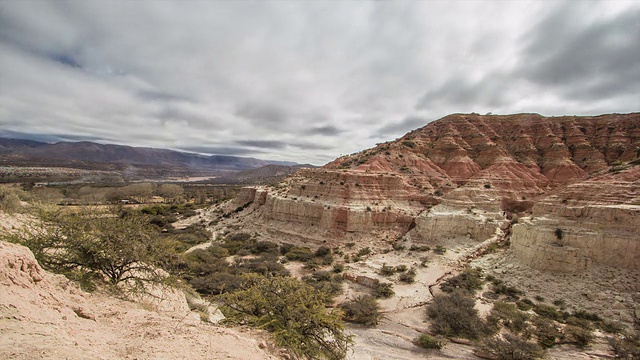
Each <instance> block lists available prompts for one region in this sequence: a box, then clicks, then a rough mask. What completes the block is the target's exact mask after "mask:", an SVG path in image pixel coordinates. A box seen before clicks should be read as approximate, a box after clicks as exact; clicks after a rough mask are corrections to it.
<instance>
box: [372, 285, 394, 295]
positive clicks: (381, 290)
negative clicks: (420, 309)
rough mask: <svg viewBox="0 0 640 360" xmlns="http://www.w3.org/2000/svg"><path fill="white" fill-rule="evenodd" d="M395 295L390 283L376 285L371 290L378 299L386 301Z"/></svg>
mask: <svg viewBox="0 0 640 360" xmlns="http://www.w3.org/2000/svg"><path fill="white" fill-rule="evenodd" d="M395 294H396V293H395V292H394V291H393V285H391V283H382V282H381V283H378V285H376V287H375V288H374V289H373V295H374V296H375V297H376V298H378V299H388V298H390V297H392V296H394V295H395Z"/></svg>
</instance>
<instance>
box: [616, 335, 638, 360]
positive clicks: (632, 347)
mask: <svg viewBox="0 0 640 360" xmlns="http://www.w3.org/2000/svg"><path fill="white" fill-rule="evenodd" d="M609 346H611V349H612V350H613V352H614V353H615V354H616V359H629V360H636V359H640V333H638V331H637V330H636V331H635V332H632V333H631V332H630V333H625V334H621V335H618V336H614V337H610V338H609Z"/></svg>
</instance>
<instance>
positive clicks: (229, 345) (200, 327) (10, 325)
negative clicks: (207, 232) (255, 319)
mask: <svg viewBox="0 0 640 360" xmlns="http://www.w3.org/2000/svg"><path fill="white" fill-rule="evenodd" d="M162 299H163V300H162V302H160V303H156V304H151V303H148V302H147V303H144V304H140V303H135V302H131V301H124V300H119V299H116V298H114V297H112V296H109V295H107V294H100V293H94V294H89V293H86V292H84V291H82V290H81V289H79V288H78V287H77V285H75V284H74V283H72V282H70V281H69V280H67V279H66V278H65V277H64V276H62V275H53V274H50V273H48V272H46V271H44V270H43V269H42V268H41V267H40V265H38V263H37V262H36V260H35V258H34V257H33V254H32V253H31V251H29V249H27V248H26V247H23V246H19V245H15V244H11V243H7V242H3V241H0V334H2V335H1V336H0V358H2V359H25V360H26V359H134V358H136V359H187V358H188V359H221V358H225V359H256V360H257V359H273V358H276V357H275V356H273V355H270V354H269V353H268V352H267V351H266V350H263V349H261V348H260V347H259V346H258V345H259V344H260V342H261V339H260V338H259V337H257V336H252V335H250V334H247V333H241V332H239V331H237V330H233V329H226V328H221V327H216V326H214V325H208V324H204V323H202V322H201V320H200V316H199V315H197V314H195V313H192V312H191V311H190V310H189V307H188V305H187V302H186V300H185V296H184V295H183V294H182V292H181V291H180V292H177V291H169V292H167V291H165V292H164V293H163V294H162ZM156 300H158V299H156ZM143 305H144V306H143Z"/></svg>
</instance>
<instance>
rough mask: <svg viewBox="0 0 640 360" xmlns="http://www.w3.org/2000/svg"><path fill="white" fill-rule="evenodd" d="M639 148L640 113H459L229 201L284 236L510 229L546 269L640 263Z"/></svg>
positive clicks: (379, 236) (377, 237) (437, 234)
mask: <svg viewBox="0 0 640 360" xmlns="http://www.w3.org/2000/svg"><path fill="white" fill-rule="evenodd" d="M639 156H640V114H639V113H632V114H611V115H601V116H588V117H578V116H563V117H543V116H540V115H537V114H516V115H505V116H498V115H484V116H482V115H477V114H454V115H450V116H447V117H444V118H442V119H440V120H437V121H434V122H432V123H430V124H428V125H426V126H424V127H422V128H420V129H417V130H414V131H411V132H409V133H407V134H406V135H404V136H403V137H401V138H399V139H396V140H395V141H390V142H386V143H382V144H378V145H377V146H375V147H374V148H371V149H367V150H364V151H362V152H359V153H355V154H351V155H347V156H343V157H340V158H338V159H336V160H334V161H332V162H330V163H329V164H327V165H325V166H324V167H322V168H318V169H301V170H298V171H297V172H296V173H294V174H293V175H292V176H290V177H288V178H287V179H285V181H283V182H282V183H280V184H278V185H276V186H260V187H249V188H245V189H243V190H242V192H241V194H240V196H238V197H237V198H236V199H235V200H234V201H233V202H232V203H230V204H229V205H228V206H227V208H225V209H224V210H223V211H224V213H225V214H226V216H227V217H230V218H232V219H231V220H230V221H231V223H233V222H234V221H235V223H237V224H240V223H241V224H242V226H247V227H249V228H251V229H254V230H255V231H256V232H258V233H261V234H269V235H267V236H268V237H270V238H272V239H275V240H280V241H284V240H292V241H296V240H297V241H302V242H305V243H314V244H316V245H319V244H323V243H324V244H327V243H328V244H330V245H338V244H340V243H344V242H349V241H355V242H361V243H363V244H365V243H366V244H368V243H372V244H376V245H377V246H380V247H384V246H390V245H391V244H393V242H395V241H397V240H398V239H401V238H402V237H410V238H411V240H412V241H413V242H415V243H420V244H428V245H435V244H438V243H439V242H445V241H454V242H455V241H458V242H459V241H463V242H464V241H469V240H471V241H482V240H484V239H487V238H488V237H490V236H491V235H493V234H494V233H495V232H496V229H502V230H507V231H508V232H509V235H510V242H511V248H512V249H511V250H512V251H513V253H514V255H515V256H516V257H517V258H518V259H519V260H520V261H522V262H523V263H525V264H527V265H529V266H531V267H534V268H537V269H541V270H552V271H563V272H573V271H580V270H584V269H586V268H589V267H591V266H613V267H621V268H627V269H633V270H639V269H640V248H639V244H640V236H639V235H638V230H639V229H638V226H639V225H638V224H639V223H640V221H639V219H640V194H639V193H638V185H639V182H640V171H639V168H638V161H639V160H638V157H639ZM234 217H235V218H236V220H233V218H234ZM559 237H562V239H559ZM456 239H457V240H456ZM559 240H562V241H559ZM385 244H387V245H385Z"/></svg>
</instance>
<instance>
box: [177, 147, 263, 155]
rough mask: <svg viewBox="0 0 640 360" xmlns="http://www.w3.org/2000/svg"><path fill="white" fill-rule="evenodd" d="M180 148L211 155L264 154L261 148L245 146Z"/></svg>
mask: <svg viewBox="0 0 640 360" xmlns="http://www.w3.org/2000/svg"><path fill="white" fill-rule="evenodd" d="M177 149H178V150H183V151H188V152H195V153H201V154H209V155H233V156H253V155H258V154H264V152H263V151H261V150H249V149H246V148H243V147H223V146H206V145H205V146H184V147H179V148H177Z"/></svg>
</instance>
